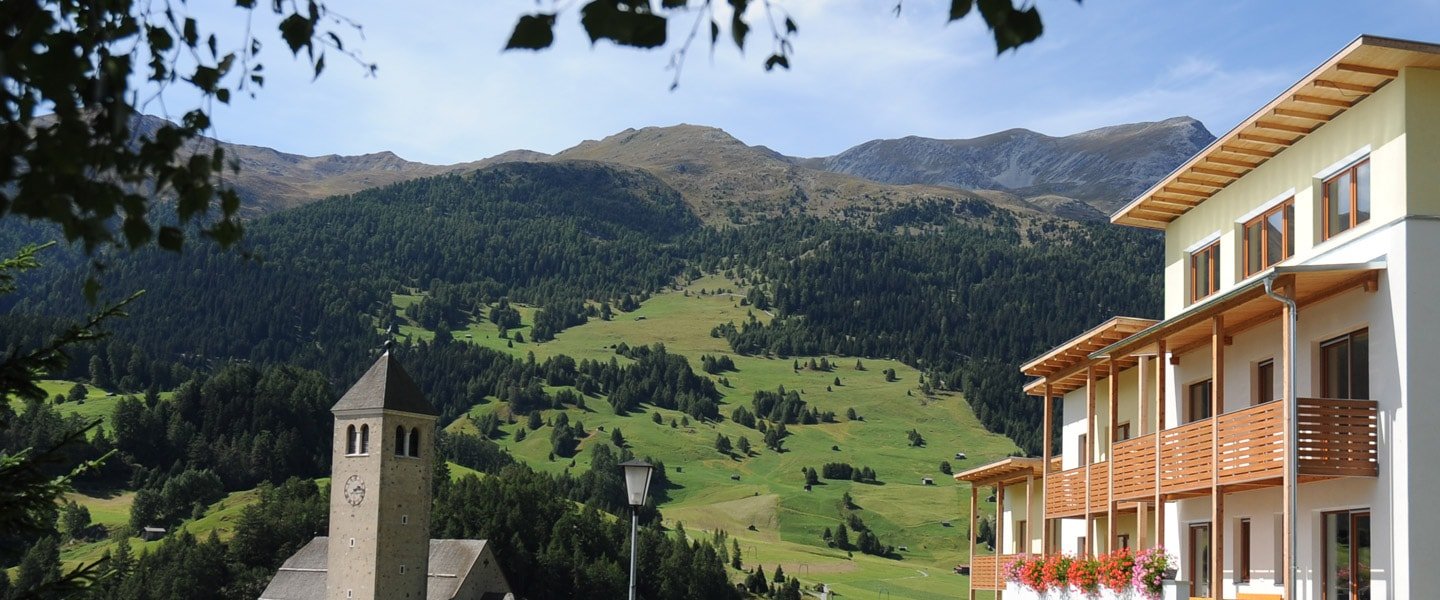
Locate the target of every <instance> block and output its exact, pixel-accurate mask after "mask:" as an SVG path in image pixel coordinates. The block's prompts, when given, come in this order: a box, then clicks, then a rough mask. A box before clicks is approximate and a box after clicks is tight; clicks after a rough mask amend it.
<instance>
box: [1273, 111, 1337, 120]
mask: <svg viewBox="0 0 1440 600" xmlns="http://www.w3.org/2000/svg"><path fill="white" fill-rule="evenodd" d="M1271 112H1273V113H1275V115H1276V116H1280V117H1290V118H1292V119H1309V120H1311V121H1320V122H1325V121H1329V120H1330V119H1333V118H1335V115H1330V114H1325V113H1318V112H1310V111H1308V110H1296V109H1293V108H1277V109H1275V110H1273V111H1271Z"/></svg>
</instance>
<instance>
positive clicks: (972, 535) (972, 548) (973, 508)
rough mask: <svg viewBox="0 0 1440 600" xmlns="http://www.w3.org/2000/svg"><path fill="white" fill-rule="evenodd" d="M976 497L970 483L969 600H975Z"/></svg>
mask: <svg viewBox="0 0 1440 600" xmlns="http://www.w3.org/2000/svg"><path fill="white" fill-rule="evenodd" d="M978 496H979V490H977V489H976V488H975V483H974V482H971V483H970V600H975V526H976V525H978V524H979V523H978V522H977V520H976V519H975V514H976V513H977V512H979V509H980V507H979V503H978V502H977V500H978Z"/></svg>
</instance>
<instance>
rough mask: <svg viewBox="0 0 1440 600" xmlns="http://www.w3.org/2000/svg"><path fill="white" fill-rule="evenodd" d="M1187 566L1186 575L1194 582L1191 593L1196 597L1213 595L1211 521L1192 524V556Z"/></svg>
mask: <svg viewBox="0 0 1440 600" xmlns="http://www.w3.org/2000/svg"><path fill="white" fill-rule="evenodd" d="M1186 566H1187V567H1188V568H1187V571H1188V572H1187V573H1186V575H1187V576H1188V577H1189V578H1190V581H1192V582H1193V584H1192V585H1191V588H1190V595H1191V596H1193V597H1196V598H1209V597H1211V596H1210V524H1209V523H1195V524H1193V525H1191V526H1190V557H1189V561H1188V562H1187V563H1186Z"/></svg>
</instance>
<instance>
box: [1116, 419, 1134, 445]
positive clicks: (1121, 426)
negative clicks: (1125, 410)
mask: <svg viewBox="0 0 1440 600" xmlns="http://www.w3.org/2000/svg"><path fill="white" fill-rule="evenodd" d="M1129 440H1130V422H1129V421H1125V422H1123V423H1116V424H1115V443H1117V444H1118V443H1120V442H1125V441H1129Z"/></svg>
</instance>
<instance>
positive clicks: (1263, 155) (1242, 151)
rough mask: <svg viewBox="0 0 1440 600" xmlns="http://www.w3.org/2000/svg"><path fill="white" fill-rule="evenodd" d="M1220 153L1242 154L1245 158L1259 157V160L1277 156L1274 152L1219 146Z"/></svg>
mask: <svg viewBox="0 0 1440 600" xmlns="http://www.w3.org/2000/svg"><path fill="white" fill-rule="evenodd" d="M1220 151H1221V152H1229V153H1231V154H1243V155H1246V156H1259V157H1260V158H1273V157H1274V156H1275V155H1276V154H1278V152H1276V151H1274V150H1258V149H1255V148H1243V147H1240V146H1221V147H1220Z"/></svg>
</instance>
